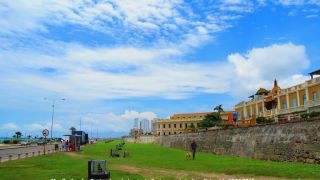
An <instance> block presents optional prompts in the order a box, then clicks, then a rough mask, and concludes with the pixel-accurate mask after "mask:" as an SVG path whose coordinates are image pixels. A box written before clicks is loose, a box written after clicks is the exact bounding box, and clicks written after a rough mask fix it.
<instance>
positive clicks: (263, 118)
mask: <svg viewBox="0 0 320 180" xmlns="http://www.w3.org/2000/svg"><path fill="white" fill-rule="evenodd" d="M256 121H257V123H258V124H263V123H266V122H267V119H266V118H265V117H258V118H257V120H256Z"/></svg>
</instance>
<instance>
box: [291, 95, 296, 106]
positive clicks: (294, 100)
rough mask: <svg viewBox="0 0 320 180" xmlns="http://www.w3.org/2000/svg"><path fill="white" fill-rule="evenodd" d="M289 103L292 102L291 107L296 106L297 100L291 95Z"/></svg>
mask: <svg viewBox="0 0 320 180" xmlns="http://www.w3.org/2000/svg"><path fill="white" fill-rule="evenodd" d="M291 101H292V102H291V104H292V107H297V100H296V98H295V97H292V100H291Z"/></svg>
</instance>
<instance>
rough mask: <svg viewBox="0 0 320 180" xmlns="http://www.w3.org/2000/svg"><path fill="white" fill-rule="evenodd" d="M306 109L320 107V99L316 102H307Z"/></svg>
mask: <svg viewBox="0 0 320 180" xmlns="http://www.w3.org/2000/svg"><path fill="white" fill-rule="evenodd" d="M305 106H306V107H308V108H310V107H314V106H320V99H318V100H315V101H307V102H306V104H305Z"/></svg>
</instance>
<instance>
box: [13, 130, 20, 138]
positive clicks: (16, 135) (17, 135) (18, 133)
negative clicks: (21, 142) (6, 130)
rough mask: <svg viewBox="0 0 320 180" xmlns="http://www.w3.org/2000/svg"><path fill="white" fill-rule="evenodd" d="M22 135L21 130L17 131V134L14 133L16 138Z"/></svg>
mask: <svg viewBox="0 0 320 180" xmlns="http://www.w3.org/2000/svg"><path fill="white" fill-rule="evenodd" d="M21 136H22V133H21V132H20V131H17V132H15V135H13V137H14V138H16V139H20V138H21Z"/></svg>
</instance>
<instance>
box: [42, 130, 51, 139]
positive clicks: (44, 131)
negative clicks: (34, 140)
mask: <svg viewBox="0 0 320 180" xmlns="http://www.w3.org/2000/svg"><path fill="white" fill-rule="evenodd" d="M42 135H43V136H44V137H47V136H48V135H49V130H48V129H44V130H43V131H42Z"/></svg>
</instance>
